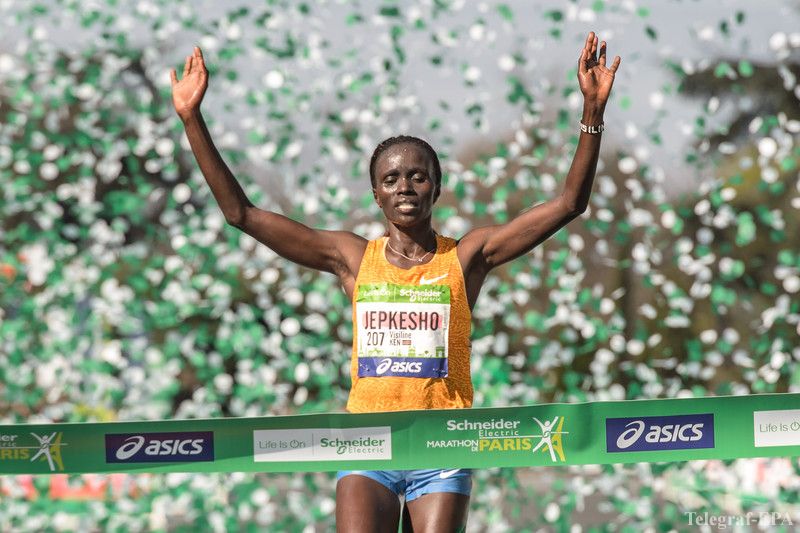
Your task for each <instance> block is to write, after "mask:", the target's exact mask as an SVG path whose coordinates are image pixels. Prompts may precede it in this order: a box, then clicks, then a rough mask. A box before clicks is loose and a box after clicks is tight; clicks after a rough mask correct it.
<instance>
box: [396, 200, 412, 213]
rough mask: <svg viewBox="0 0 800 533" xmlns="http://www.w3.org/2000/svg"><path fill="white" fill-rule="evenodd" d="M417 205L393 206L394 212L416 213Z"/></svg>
mask: <svg viewBox="0 0 800 533" xmlns="http://www.w3.org/2000/svg"><path fill="white" fill-rule="evenodd" d="M416 209H417V204H412V203H411V202H400V203H399V204H397V205H396V206H395V210H397V211H400V212H401V213H410V212H412V211H416Z"/></svg>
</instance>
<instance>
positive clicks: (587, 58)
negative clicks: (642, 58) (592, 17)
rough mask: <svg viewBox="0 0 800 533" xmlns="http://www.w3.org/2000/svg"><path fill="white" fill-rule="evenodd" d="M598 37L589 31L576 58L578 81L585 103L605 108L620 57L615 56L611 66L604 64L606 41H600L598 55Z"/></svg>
mask: <svg viewBox="0 0 800 533" xmlns="http://www.w3.org/2000/svg"><path fill="white" fill-rule="evenodd" d="M597 41H598V38H597V35H595V33H594V32H593V31H592V32H589V35H588V36H587V37H586V43H585V44H584V45H583V50H581V55H580V57H579V58H578V83H579V85H580V88H581V92H582V93H583V98H584V101H585V103H586V104H588V105H591V106H593V107H595V108H599V109H603V108H605V105H606V102H608V96H609V94H611V86H612V85H613V84H614V75H615V74H616V73H617V69H618V68H619V63H620V61H621V60H620V57H619V56H616V57H615V58H614V62H613V63H611V67H607V66H606V42H605V41H601V42H600V47H599V55H598V42H597Z"/></svg>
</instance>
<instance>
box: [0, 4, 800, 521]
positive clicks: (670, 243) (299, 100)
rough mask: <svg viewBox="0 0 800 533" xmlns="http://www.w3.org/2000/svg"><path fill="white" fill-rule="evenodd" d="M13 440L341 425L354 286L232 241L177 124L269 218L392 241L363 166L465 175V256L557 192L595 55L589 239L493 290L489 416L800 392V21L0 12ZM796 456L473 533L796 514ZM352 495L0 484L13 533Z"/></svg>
mask: <svg viewBox="0 0 800 533" xmlns="http://www.w3.org/2000/svg"><path fill="white" fill-rule="evenodd" d="M0 27H2V31H0V185H1V186H2V194H0V421H2V423H23V422H31V423H32V422H37V423H38V422H47V421H53V422H89V421H112V420H139V419H166V418H196V417H224V416H263V415H282V414H290V413H310V412H326V411H341V410H343V407H344V405H345V403H346V398H347V391H348V388H349V357H350V349H351V347H350V343H351V340H352V339H351V335H352V334H351V321H350V312H351V311H350V304H349V302H348V301H347V300H346V298H345V296H344V294H343V293H342V291H341V290H340V289H339V288H338V286H337V284H336V282H335V279H334V277H333V276H331V275H328V274H320V273H317V272H314V271H310V270H307V269H304V268H301V267H298V266H296V265H293V264H290V263H288V262H287V261H285V260H283V259H281V258H280V257H277V256H276V255H275V254H273V253H272V252H271V251H270V250H268V249H267V248H266V247H264V246H262V245H260V244H258V243H257V242H256V241H254V240H253V239H251V238H249V237H248V236H246V235H244V234H242V233H241V232H239V231H238V230H236V229H235V228H233V227H230V226H227V225H226V224H225V222H224V219H223V217H222V215H221V212H220V210H219V208H218V207H217V205H216V204H215V202H214V199H213V197H212V196H211V194H210V191H209V189H208V187H207V186H206V184H205V182H204V180H203V178H202V176H201V174H200V173H199V170H198V169H197V167H196V165H195V163H194V160H193V158H192V155H191V153H190V151H189V150H188V143H187V141H186V139H185V136H184V135H183V129H182V126H181V124H180V122H179V120H178V119H177V117H176V115H175V113H174V111H173V109H172V105H171V100H170V89H169V75H168V72H169V69H170V68H173V67H178V68H179V69H180V67H181V66H182V64H183V59H184V57H185V56H186V55H187V54H189V53H191V50H192V46H193V45H195V44H197V45H200V46H201V47H202V48H203V50H204V53H205V56H206V63H207V65H208V66H209V69H210V71H211V76H210V87H209V90H208V92H207V94H206V99H205V103H204V106H203V110H204V114H205V116H206V119H207V120H208V122H209V124H210V129H211V131H212V134H213V136H214V139H215V141H216V142H217V145H218V146H219V147H220V150H221V151H222V152H223V154H224V157H225V159H226V160H227V162H228V163H229V165H230V166H231V168H232V169H233V170H234V172H235V174H236V175H237V177H238V178H239V179H240V181H241V183H242V184H243V186H244V187H245V190H246V191H247V193H248V195H249V197H250V198H251V200H252V201H253V202H254V203H256V204H257V205H258V206H260V207H262V208H265V209H274V210H277V211H280V212H282V213H284V214H286V215H288V216H291V217H294V218H296V219H299V220H303V221H305V222H306V223H308V224H310V225H313V226H316V227H321V228H328V229H348V230H353V231H355V232H357V233H359V234H361V235H364V236H366V237H370V238H374V237H376V236H378V235H380V234H382V232H383V226H382V224H381V222H380V220H381V216H380V212H379V211H378V209H377V208H376V206H375V205H373V201H372V195H371V192H370V188H369V182H368V170H367V163H368V160H369V156H370V155H371V153H372V150H373V148H374V147H375V145H376V144H377V143H378V142H379V141H380V140H382V139H384V138H386V137H388V136H391V135H396V134H400V133H407V134H413V135H419V136H422V137H424V138H426V139H428V140H429V141H430V142H431V144H432V145H433V146H434V147H435V148H436V149H437V150H438V151H439V153H440V156H441V159H442V161H443V170H444V172H445V175H444V181H443V183H444V191H443V194H442V197H441V198H440V200H439V203H438V210H437V211H436V213H435V222H434V225H435V227H436V228H437V229H438V230H439V231H440V232H441V233H443V234H446V235H450V236H453V237H460V236H461V235H463V234H464V233H465V232H466V231H468V230H469V229H470V228H472V227H476V226H481V225H485V224H494V223H502V222H505V221H507V220H509V219H510V218H511V217H513V216H515V215H516V214H518V213H519V212H520V211H521V210H523V209H525V208H527V207H529V206H531V205H534V204H536V203H538V202H541V201H544V200H546V199H548V198H551V197H552V196H553V195H555V194H558V192H559V191H560V189H561V187H562V183H563V178H564V175H565V173H566V171H567V169H568V166H569V164H570V161H571V157H572V154H573V152H574V149H575V144H576V142H577V133H578V120H579V118H580V109H581V102H582V99H581V95H580V92H579V91H578V85H577V80H576V63H577V57H578V53H579V51H580V48H581V46H582V43H583V41H584V40H585V38H586V34H587V32H588V31H590V30H595V31H597V32H598V33H599V34H600V37H601V38H602V39H606V40H608V42H609V55H610V56H612V57H613V56H614V55H617V54H619V55H620V56H622V59H623V60H622V66H621V68H620V71H619V73H618V75H617V80H616V83H615V87H614V91H613V94H612V99H611V101H610V102H609V105H608V108H607V110H606V116H605V120H606V133H604V140H603V150H602V155H601V162H600V166H599V169H598V172H597V178H596V183H595V188H594V194H593V196H592V199H591V203H590V209H589V210H588V211H587V213H585V214H584V215H583V216H582V217H580V218H579V219H577V220H575V221H574V222H572V223H571V224H570V225H569V226H568V227H567V228H565V229H564V230H562V231H561V232H559V233H558V234H556V235H555V236H554V237H552V238H551V239H550V240H549V241H547V242H546V243H545V244H544V245H542V246H541V247H539V248H538V249H536V250H535V251H533V252H532V253H530V254H528V255H527V256H525V257H523V258H520V259H518V260H516V261H514V262H513V263H510V264H508V265H505V266H504V267H503V268H500V269H498V270H497V271H496V272H494V275H493V276H492V277H490V278H489V279H488V280H487V282H486V285H485V287H484V290H483V293H482V295H481V297H480V299H479V301H478V304H477V305H476V307H475V311H474V322H473V358H472V365H473V367H472V371H473V381H474V385H475V391H476V395H475V405H476V406H509V405H522V404H534V403H545V402H582V401H594V400H620V399H638V398H674V397H695V396H709V395H728V394H755V393H765V392H786V391H795V392H797V391H798V390H800V365H799V364H798V360H800V343H798V337H799V336H800V297H799V296H798V295H799V294H800V249H799V248H798V244H797V243H798V227H799V226H800V181H799V180H798V161H799V159H800V145H798V139H799V137H798V136H799V135H800V107H798V100H800V88H798V82H797V76H798V75H800V31H798V30H797V28H800V7H798V4H797V3H795V2H791V1H788V0H787V1H780V0H763V1H760V2H757V3H756V2H748V1H746V0H740V1H734V0H715V1H707V0H692V1H689V0H684V1H677V0H672V1H661V2H655V1H650V2H648V1H638V0H619V1H604V0H594V1H560V2H555V1H542V2H522V1H505V2H494V1H485V2H467V1H465V0H419V1H404V2H395V1H361V2H346V1H316V2H312V1H307V2H301V1H278V0H267V1H264V0H252V1H245V0H237V1H230V2H224V3H223V2H211V1H191V2H190V1H187V0H170V1H166V0H84V1H80V0H57V1H48V2H45V1H30V2H19V1H13V0H0ZM798 468H799V465H798V462H797V460H795V459H790V458H786V459H771V460H761V459H753V460H737V461H725V462H722V461H695V462H690V463H664V464H639V465H628V466H620V465H616V466H587V467H558V468H557V467H553V468H535V469H516V470H510V469H487V470H484V471H479V472H477V473H476V488H475V491H474V495H473V498H472V505H471V509H470V523H469V530H470V531H539V530H543V531H551V530H558V531H570V532H581V531H642V530H650V531H671V530H676V531H683V530H687V531H688V530H694V529H695V528H696V526H692V525H690V524H689V521H688V518H687V514H686V513H688V512H698V513H701V514H702V513H704V512H708V513H710V514H716V515H743V514H745V513H747V512H748V511H750V512H761V511H768V512H779V513H789V515H788V516H791V517H792V518H793V519H794V521H795V522H794V523H795V524H796V523H800V504H798V499H800V493H799V492H798V488H799V487H800V481H799V480H800V478H798V476H797V473H798ZM333 497H334V479H333V474H330V473H321V474H298V475H268V474H255V475H254V474H229V475H223V474H219V475H199V474H198V475H185V474H169V475H136V476H130V475H114V476H97V475H86V476H65V475H63V474H62V475H53V476H35V477H31V476H15V477H9V476H6V477H2V478H0V529H3V530H6V531H8V530H20V531H33V530H42V529H48V530H56V531H58V530H82V531H87V530H111V531H117V530H118V531H143V530H159V531H161V530H168V531H182V530H198V529H199V530H213V531H225V530H275V531H304V532H306V531H307V532H311V531H326V530H330V529H332V528H333V510H334V505H335V504H334V499H333Z"/></svg>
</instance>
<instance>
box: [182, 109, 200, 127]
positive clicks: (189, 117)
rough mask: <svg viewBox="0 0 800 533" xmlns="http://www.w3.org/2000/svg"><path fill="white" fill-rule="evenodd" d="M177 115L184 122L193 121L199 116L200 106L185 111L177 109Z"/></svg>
mask: <svg viewBox="0 0 800 533" xmlns="http://www.w3.org/2000/svg"><path fill="white" fill-rule="evenodd" d="M178 117H179V118H180V119H181V121H183V123H184V124H187V123H189V122H193V121H195V120H197V119H198V118H200V108H199V107H198V108H195V109H189V110H187V111H179V112H178Z"/></svg>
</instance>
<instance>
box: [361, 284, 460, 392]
mask: <svg viewBox="0 0 800 533" xmlns="http://www.w3.org/2000/svg"><path fill="white" fill-rule="evenodd" d="M449 326H450V287H449V286H448V285H424V286H418V285H394V284H392V283H375V284H368V285H359V287H358V298H357V299H356V327H357V328H358V329H357V331H358V345H357V349H358V376H359V377H385V376H395V377H407V378H443V377H447V335H448V331H449Z"/></svg>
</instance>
